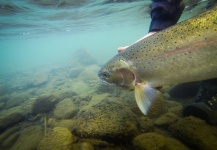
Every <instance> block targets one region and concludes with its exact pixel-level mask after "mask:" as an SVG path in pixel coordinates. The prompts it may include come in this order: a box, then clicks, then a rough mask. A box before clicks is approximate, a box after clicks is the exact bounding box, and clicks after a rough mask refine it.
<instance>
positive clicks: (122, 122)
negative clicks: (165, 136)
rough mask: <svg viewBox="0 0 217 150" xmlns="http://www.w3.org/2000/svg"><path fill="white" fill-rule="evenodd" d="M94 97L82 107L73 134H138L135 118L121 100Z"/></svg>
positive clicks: (99, 135)
mask: <svg viewBox="0 0 217 150" xmlns="http://www.w3.org/2000/svg"><path fill="white" fill-rule="evenodd" d="M107 96H108V94H102V95H100V94H99V95H94V96H93V97H92V99H91V101H90V102H89V104H88V105H87V106H85V107H83V108H82V109H81V110H80V112H79V114H78V120H77V126H76V129H75V132H76V133H77V134H78V135H79V136H81V137H104V138H109V137H110V138H111V137H121V136H122V137H129V136H132V135H135V134H137V133H138V130H137V116H136V115H135V114H134V113H133V112H132V111H131V110H130V109H129V107H127V106H125V105H124V103H122V102H121V99H118V98H112V97H107Z"/></svg>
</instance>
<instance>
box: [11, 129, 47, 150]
mask: <svg viewBox="0 0 217 150" xmlns="http://www.w3.org/2000/svg"><path fill="white" fill-rule="evenodd" d="M43 136H44V134H43V128H42V126H29V127H25V128H24V129H23V130H21V131H20V132H19V137H18V139H17V140H16V142H15V143H14V144H13V146H12V147H11V148H10V150H24V149H25V150H30V149H37V146H38V144H39V143H40V141H41V139H42V138H43Z"/></svg>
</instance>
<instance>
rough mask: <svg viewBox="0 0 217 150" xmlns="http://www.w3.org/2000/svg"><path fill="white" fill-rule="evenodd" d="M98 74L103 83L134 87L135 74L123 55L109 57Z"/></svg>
mask: <svg viewBox="0 0 217 150" xmlns="http://www.w3.org/2000/svg"><path fill="white" fill-rule="evenodd" d="M98 76H99V78H100V80H101V82H102V83H104V84H107V85H114V86H118V87H122V88H126V89H129V90H133V89H134V85H135V75H134V73H133V71H132V67H131V65H130V63H129V62H127V61H126V60H125V59H124V58H123V57H114V58H113V59H111V60H110V61H109V62H108V63H106V64H105V65H104V66H103V67H102V68H101V69H100V71H99V73H98Z"/></svg>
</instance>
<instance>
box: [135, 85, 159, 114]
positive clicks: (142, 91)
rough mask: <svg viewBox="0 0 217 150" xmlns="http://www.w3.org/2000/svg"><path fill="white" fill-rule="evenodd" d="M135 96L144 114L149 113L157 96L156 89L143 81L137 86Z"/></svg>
mask: <svg viewBox="0 0 217 150" xmlns="http://www.w3.org/2000/svg"><path fill="white" fill-rule="evenodd" d="M135 98H136V103H137V105H138V107H139V109H140V110H141V111H142V113H143V114H145V115H147V113H148V110H149V108H150V107H151V104H152V103H153V101H154V100H155V98H156V90H155V89H154V88H151V87H149V86H147V85H144V84H142V83H137V84H136V86H135Z"/></svg>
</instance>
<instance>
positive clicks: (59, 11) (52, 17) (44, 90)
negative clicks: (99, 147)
mask: <svg viewBox="0 0 217 150" xmlns="http://www.w3.org/2000/svg"><path fill="white" fill-rule="evenodd" d="M108 1H109V0H83V1H81V0H0V114H1V115H2V114H3V115H5V116H6V115H8V114H7V113H10V112H9V111H8V110H9V108H10V109H14V108H15V107H17V106H21V108H23V109H24V110H25V111H27V113H25V118H28V117H29V116H28V115H29V112H30V113H31V110H28V109H29V108H30V104H29V103H25V100H22V98H25V99H26V100H29V101H30V103H31V101H34V100H35V99H36V98H38V97H39V96H41V95H43V94H44V95H46V94H48V95H49V94H50V95H53V94H56V95H58V96H60V95H61V94H62V93H64V92H65V93H67V92H69V93H70V92H71V93H73V92H74V91H75V92H77V94H78V95H77V97H79V96H80V95H79V93H80V92H82V90H86V89H87V90H89V89H91V90H92V89H93V87H95V86H96V85H97V84H98V82H97V83H96V82H95V80H94V81H92V80H91V81H88V80H89V79H92V78H91V77H90V76H91V75H93V74H90V76H88V75H86V76H85V73H86V72H88V71H90V70H91V69H92V71H93V70H94V71H95V72H94V73H95V74H94V75H93V76H97V71H98V70H97V69H96V68H97V67H95V66H94V67H95V68H94V67H92V68H91V67H90V69H89V70H88V68H85V67H86V66H85V67H84V68H85V69H86V70H85V69H84V68H83V70H82V71H83V74H82V75H83V76H82V75H81V78H79V79H83V80H84V81H78V80H77V79H75V78H72V76H74V74H73V73H72V72H73V71H74V70H76V69H77V70H76V71H80V70H79V69H80V68H75V66H73V67H72V68H70V65H73V64H72V62H73V60H72V59H75V58H74V56H73V55H74V54H75V52H76V51H78V50H80V49H86V50H87V51H88V53H89V54H91V55H92V56H93V57H94V58H95V59H96V60H97V62H98V63H97V66H98V67H99V66H100V65H102V64H104V63H105V62H107V60H108V59H110V58H111V57H113V56H114V55H115V54H117V48H118V47H120V46H126V45H129V44H132V43H133V42H135V41H136V40H138V39H139V38H141V37H142V36H144V35H145V34H147V32H148V28H149V23H150V16H149V6H150V3H151V1H150V0H136V1H134V2H124V3H118V2H115V1H114V3H108ZM188 6H189V7H191V6H193V4H191V3H189V5H188ZM205 7H206V2H203V3H200V4H198V5H196V7H192V9H186V10H185V11H184V13H183V15H182V17H181V18H180V21H182V20H185V19H187V18H189V17H192V16H194V15H196V14H198V13H200V12H203V11H204V10H205ZM84 56H86V55H84ZM84 59H88V58H86V57H81V58H79V59H76V61H78V62H79V61H82V60H84ZM74 63H76V62H74ZM51 66H57V67H56V68H57V69H56V68H55V69H56V70H55V69H53V70H52V69H50V70H49V68H50V67H51ZM61 66H62V67H63V68H64V69H62V68H61ZM64 66H66V67H64ZM58 67H60V68H58ZM34 69H35V70H36V73H35V72H34ZM73 69H74V70H73ZM44 70H48V72H46V71H44ZM71 70H72V71H71ZM70 71H71V72H70ZM90 72H91V71H90ZM40 73H41V74H40ZM79 73H80V72H79ZM88 73H89V72H88ZM91 73H92V72H91ZM50 74H51V75H50ZM32 76H33V77H32ZM38 76H39V77H38ZM47 76H49V77H48V78H46V77H47ZM37 77H38V78H37ZM85 77H86V78H85ZM94 79H95V78H94ZM44 82H45V83H44ZM87 86H89V87H87ZM97 86H98V85H97ZM79 88H80V89H79ZM73 90H74V91H73ZM106 90H107V89H106ZM106 90H105V91H106ZM108 90H109V89H108ZM102 91H103V89H102ZM115 92H116V91H115ZM115 92H113V95H118V96H119V99H120V97H121V96H123V95H124V94H119V93H118V92H116V93H115ZM71 93H70V94H71ZM94 94H95V93H91V96H93V95H94ZM97 94H98V93H96V95H97ZM62 95H63V94H62ZM66 95H67V94H66ZM97 96H98V97H97ZM97 96H96V99H97V98H98V99H99V97H100V96H99V95H97ZM103 96H104V95H103V94H102V97H103ZM77 97H76V98H77ZM108 97H109V96H108ZM85 98H87V99H89V97H88V96H87V97H85ZM63 99H64V98H63ZM81 99H82V98H81ZM126 99H127V98H126ZM129 99H130V97H129ZM73 100H75V99H73ZM103 100H104V99H103ZM112 100H113V99H111V101H112ZM16 101H17V102H16ZM125 101H126V102H127V100H125ZM73 102H74V101H73ZM85 102H86V103H89V102H88V100H85V101H84V102H81V104H80V102H77V101H76V100H75V103H76V104H77V103H78V107H79V106H80V105H82V103H85ZM133 102H134V101H133ZM110 103H111V102H110ZM134 103H135V102H134ZM134 103H133V104H134ZM129 104H131V103H130V102H129ZM83 105H84V104H83ZM85 105H87V104H85ZM124 105H125V104H124ZM126 105H127V104H126ZM117 106H118V105H117ZM129 106H130V105H129ZM132 107H133V106H132ZM106 108H107V107H106ZM108 108H109V107H108ZM120 108H122V106H121V107H120ZM81 109H82V108H81ZM133 110H134V108H133ZM13 113H14V112H13ZM123 114H124V113H122V115H123ZM1 115H0V125H4V123H1V119H2V118H3V119H5V118H6V119H7V117H5V118H4V116H3V115H2V116H1ZM52 115H53V114H52V113H51V114H50V116H49V117H53V118H54V116H52ZM1 117H2V118H1ZM116 117H117V116H116ZM124 117H125V119H124V120H126V118H128V116H124ZM41 118H42V117H41ZM41 118H40V119H37V118H36V119H35V118H34V117H32V116H30V117H29V120H27V121H26V120H25V121H26V122H25V123H26V124H25V123H23V124H22V121H23V122H24V120H22V121H20V120H19V123H20V124H19V125H17V124H16V123H17V122H15V123H14V122H13V123H14V124H13V123H12V125H11V124H9V125H10V126H9V128H8V129H10V127H12V126H13V127H14V126H19V127H22V129H20V133H22V132H21V130H22V131H23V129H24V130H25V127H27V126H28V127H31V126H32V125H33V124H34V125H35V124H37V125H40V126H41V128H42V125H41V124H42V122H43V121H41V120H43V119H41ZM99 118H100V117H99ZM117 118H118V117H117ZM9 119H10V116H9ZM34 119H35V122H34ZM72 119H75V118H72ZM32 120H33V121H32ZM32 122H33V123H32ZM36 122H37V123H36ZM31 123H32V124H31ZM22 125H23V126H22ZM3 129H7V126H6V127H4V128H3ZM50 130H51V129H50ZM40 131H41V132H42V129H40ZM0 132H1V133H2V132H4V131H3V130H1V131H0ZM35 132H36V131H35ZM160 132H161V131H160ZM29 134H35V133H34V131H33V130H31V129H30V131H29ZM42 137H43V136H42ZM7 138H8V139H10V136H8V137H7ZM0 139H1V134H0ZM17 139H18V140H17V141H16V143H15V142H14V143H15V147H13V148H12V149H17V147H19V146H20V145H22V138H17ZM27 139H28V136H27ZM38 139H39V141H38V143H39V142H40V140H41V139H40V138H38ZM28 140H29V139H28ZM28 140H26V141H28ZM31 140H32V139H31ZM11 141H12V143H11V144H10V143H9V144H8V145H7V146H12V145H13V144H14V143H13V140H11ZM116 142H117V141H114V143H116ZM130 142H132V141H130ZM20 143H21V144H20ZM30 143H31V141H30ZM36 143H37V142H36ZM38 143H37V144H38ZM128 143H129V142H128ZM1 144H2V143H0V149H1ZM26 145H29V144H28V143H27V144H26ZM35 147H37V145H36V146H35ZM35 147H34V148H35ZM126 147H127V146H126ZM8 149H10V148H8ZM18 149H19V148H18ZM20 149H22V146H20ZM27 149H28V148H27ZM29 149H31V148H29Z"/></svg>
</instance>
